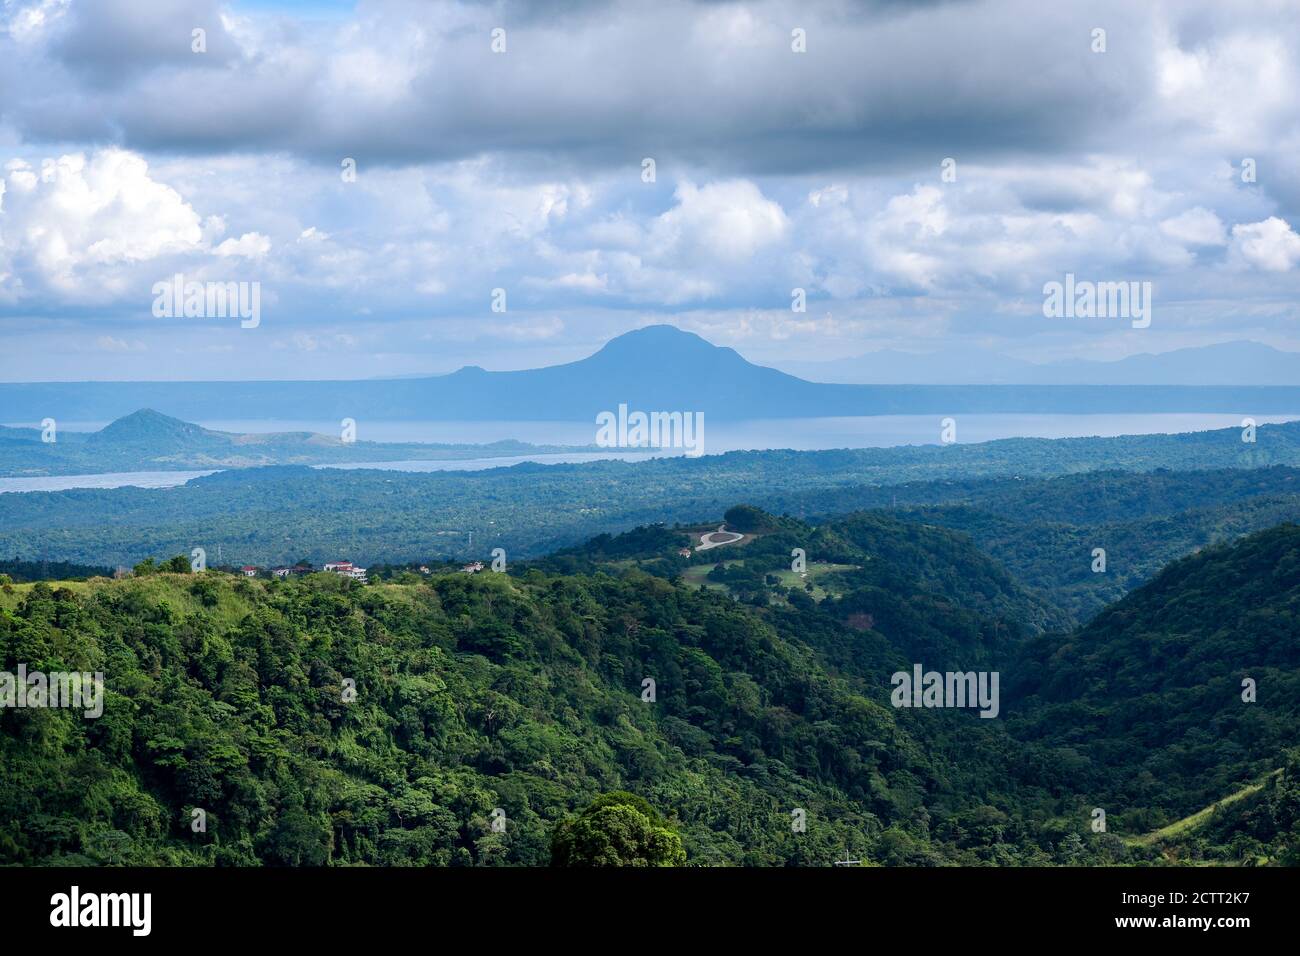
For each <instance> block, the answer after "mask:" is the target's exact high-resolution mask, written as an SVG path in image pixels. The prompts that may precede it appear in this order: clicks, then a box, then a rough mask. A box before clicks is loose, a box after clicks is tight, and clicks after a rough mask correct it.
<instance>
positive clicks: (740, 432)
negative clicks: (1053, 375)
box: [0, 412, 1300, 493]
mask: <svg viewBox="0 0 1300 956" xmlns="http://www.w3.org/2000/svg"><path fill="white" fill-rule="evenodd" d="M1243 417H1244V416H1243V415H1241V414H1210V413H1176V414H1175V413H1162V414H1123V415H1115V414H1106V415H958V416H956V420H957V436H956V437H957V441H958V443H959V444H967V443H971V442H983V441H993V440H995V439H999V438H1084V437H1089V436H1098V437H1113V436H1116V435H1155V434H1175V433H1178V432H1194V431H1207V430H1210V429H1216V428H1237V427H1240V426H1241V420H1242V418H1243ZM1252 417H1254V419H1255V421H1256V422H1258V423H1259V424H1261V425H1265V424H1277V423H1280V422H1286V421H1295V420H1297V419H1300V412H1298V413H1296V414H1294V415H1255V416H1252ZM940 419H941V416H937V415H879V416H869V417H851V418H775V419H754V420H751V421H729V422H708V421H706V422H705V426H706V427H705V435H704V451H705V453H706V454H711V455H716V454H721V453H722V452H727V451H742V450H755V449H770V448H791V449H795V450H796V451H819V450H824V449H830V448H888V447H892V446H895V445H926V444H938V442H939V436H940ZM105 424H107V423H106V422H67V423H64V424H63V425H62V427H63V428H66V429H68V430H69V431H93V430H95V429H97V428H102V427H103V426H104V425H105ZM200 424H202V425H203V426H204V427H205V428H213V429H217V430H219V431H230V432H255V433H265V432H281V431H311V432H321V433H323V434H336V433H337V432H338V423H337V422H330V421H321V420H310V419H260V420H251V421H250V420H234V421H228V420H214V421H205V422H201V423H200ZM595 437H596V426H595V424H594V422H593V423H591V424H588V423H585V422H572V421H569V422H512V421H500V422H444V421H423V422H418V421H417V422H385V421H374V422H370V421H366V420H364V419H361V420H359V421H358V423H357V439H358V440H359V441H379V442H405V441H417V442H446V443H455V444H459V443H473V444H481V443H486V442H493V441H501V440H504V439H511V438H513V439H517V440H519V441H526V442H531V443H533V444H538V445H548V444H549V445H587V444H592V443H593V442H594V441H595ZM666 453H667V454H680V452H677V451H672V450H668V451H667V452H666ZM647 457H653V456H652V455H651V454H647V453H645V452H635V451H627V450H620V449H610V450H609V451H608V452H573V453H568V454H550V455H531V456H519V455H513V456H508V457H500V458H470V459H462V460H459V461H387V462H359V463H350V464H345V465H330V466H328V467H331V468H378V469H385V470H390V471H424V472H429V471H472V470H476V469H483V468H500V467H507V466H510V465H516V464H519V463H520V462H524V461H535V462H539V463H543V464H559V463H572V462H585V461H596V460H600V459H610V458H620V459H624V460H640V459H645V458H647ZM316 467H326V466H316ZM209 474H212V472H211V471H146V472H119V473H114V474H102V475H60V476H57V477H51V478H0V493H4V492H21V491H62V490H65V489H68V488H118V487H122V486H126V485H130V486H135V487H140V488H167V487H172V486H175V485H180V484H184V483H185V482H187V481H189V480H190V479H192V478H197V477H200V476H202V475H209Z"/></svg>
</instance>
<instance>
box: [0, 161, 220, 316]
mask: <svg viewBox="0 0 1300 956" xmlns="http://www.w3.org/2000/svg"><path fill="white" fill-rule="evenodd" d="M201 239H202V229H201V227H200V221H199V216H198V214H197V213H196V212H195V211H194V209H193V208H192V207H191V206H190V205H189V204H188V203H186V202H185V200H184V199H183V198H182V197H181V196H180V194H179V193H177V192H176V191H175V190H174V189H172V188H170V187H169V186H167V185H165V184H163V183H159V182H156V181H155V180H153V179H152V178H151V177H150V175H149V167H148V164H147V163H146V162H145V161H144V159H142V158H141V157H139V156H136V155H135V154H132V153H128V152H126V151H124V150H119V149H106V150H101V151H99V152H97V153H94V154H93V155H92V156H91V157H90V158H89V159H88V158H87V157H86V155H85V154H84V153H71V154H68V155H64V156H61V157H59V158H58V159H46V160H44V161H43V162H42V163H41V164H40V168H39V170H37V169H34V168H33V167H32V166H31V165H29V164H28V163H26V162H25V161H22V160H16V161H11V162H9V163H8V164H6V166H5V188H4V202H3V206H0V261H5V262H8V263H10V264H11V265H12V266H13V268H14V269H15V270H16V271H21V272H22V273H23V276H24V277H25V278H27V279H28V280H30V281H32V282H33V283H34V285H35V288H36V289H39V288H40V287H42V286H44V285H49V286H51V287H53V288H55V289H57V290H59V291H60V292H62V293H64V294H68V295H72V296H75V297H78V298H80V297H82V293H81V292H80V291H79V290H80V289H81V287H82V285H83V283H85V282H86V281H87V280H88V279H90V278H91V277H92V276H98V279H99V281H101V282H103V283H105V284H106V285H107V286H109V287H110V288H111V287H112V286H113V285H114V284H115V283H113V281H112V277H113V276H114V275H115V274H117V273H115V270H116V269H117V267H120V266H122V265H125V264H131V263H136V262H141V261H144V260H149V259H153V258H156V257H158V256H161V255H163V254H165V253H171V252H177V251H184V250H187V249H194V248H197V247H198V246H199V243H200V241H201Z"/></svg>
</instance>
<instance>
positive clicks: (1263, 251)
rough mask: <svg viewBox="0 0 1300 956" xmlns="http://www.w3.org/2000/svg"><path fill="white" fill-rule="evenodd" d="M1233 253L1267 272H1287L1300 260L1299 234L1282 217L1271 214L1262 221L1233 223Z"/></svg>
mask: <svg viewBox="0 0 1300 956" xmlns="http://www.w3.org/2000/svg"><path fill="white" fill-rule="evenodd" d="M1231 254H1232V255H1233V257H1234V258H1235V259H1236V260H1237V261H1239V262H1241V263H1244V264H1246V265H1250V266H1254V267H1255V268H1256V269H1263V270H1265V271H1268V272H1288V271H1290V270H1291V269H1292V268H1294V267H1295V265H1296V264H1297V263H1300V236H1298V235H1296V232H1295V230H1294V229H1292V228H1291V226H1290V225H1288V224H1287V222H1286V221H1285V220H1283V219H1279V218H1278V217H1277V216H1269V218H1267V219H1265V220H1264V221H1263V222H1252V223H1244V224H1242V225H1237V226H1233V227H1232V249H1231Z"/></svg>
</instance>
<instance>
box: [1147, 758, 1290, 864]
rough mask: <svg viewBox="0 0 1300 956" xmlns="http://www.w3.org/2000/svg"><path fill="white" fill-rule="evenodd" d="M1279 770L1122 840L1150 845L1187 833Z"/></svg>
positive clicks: (1255, 790)
mask: <svg viewBox="0 0 1300 956" xmlns="http://www.w3.org/2000/svg"><path fill="white" fill-rule="evenodd" d="M1281 772H1282V771H1281V770H1274V771H1273V772H1272V773H1270V774H1269V775H1268V776H1267V777H1265V778H1264V779H1263V780H1260V781H1259V782H1258V783H1252V784H1248V785H1247V786H1245V787H1242V788H1241V789H1240V790H1238V791H1236V792H1235V793H1230V794H1228V796H1226V797H1224V798H1223V799H1222V800H1216V801H1215V802H1214V803H1212V804H1210V805H1209V806H1208V807H1204V808H1203V809H1200V810H1197V811H1196V812H1195V813H1193V814H1191V815H1190V816H1186V817H1183V818H1182V819H1181V820H1175V821H1174V822H1173V823H1171V824H1169V825H1168V826H1164V827H1161V828H1160V829H1159V830H1152V831H1151V832H1150V833H1144V834H1142V835H1141V836H1134V837H1125V838H1124V842H1125V843H1129V844H1132V845H1135V846H1150V845H1151V844H1153V843H1158V842H1160V841H1161V840H1168V839H1172V838H1174V837H1178V836H1182V835H1184V834H1187V833H1189V832H1191V831H1192V830H1195V829H1196V828H1197V827H1199V826H1200V825H1201V824H1203V823H1205V822H1206V821H1207V820H1209V819H1210V816H1211V815H1212V814H1213V813H1214V811H1215V810H1218V809H1219V808H1220V807H1226V806H1229V805H1231V804H1233V803H1236V802H1237V801H1238V800H1244V799H1245V798H1246V797H1249V796H1250V795H1251V794H1253V793H1258V792H1259V791H1260V790H1263V789H1264V785H1265V784H1267V783H1268V782H1269V780H1271V779H1272V778H1274V777H1276V776H1277V775H1278V774H1280V773H1281Z"/></svg>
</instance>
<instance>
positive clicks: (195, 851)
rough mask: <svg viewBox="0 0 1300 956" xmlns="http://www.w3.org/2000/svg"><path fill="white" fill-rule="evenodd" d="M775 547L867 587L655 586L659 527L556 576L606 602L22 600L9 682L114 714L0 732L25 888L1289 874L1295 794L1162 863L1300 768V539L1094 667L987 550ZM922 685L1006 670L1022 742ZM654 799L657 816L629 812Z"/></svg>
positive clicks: (14, 720)
mask: <svg viewBox="0 0 1300 956" xmlns="http://www.w3.org/2000/svg"><path fill="white" fill-rule="evenodd" d="M768 517H769V518H770V522H769V523H768V525H767V526H766V527H764V528H763V529H762V531H761V532H760V533H758V536H757V537H754V538H752V539H751V540H749V541H748V542H747V543H744V544H739V545H733V546H731V549H730V550H732V552H733V555H734V559H735V560H738V561H741V562H742V564H740V565H737V566H738V567H743V566H744V565H746V564H748V563H749V562H751V561H752V562H755V563H756V564H757V565H759V566H763V565H766V564H769V563H770V562H773V561H775V560H776V559H777V557H778V555H781V553H782V552H785V554H784V556H782V560H788V549H787V547H786V546H787V544H790V543H791V542H792V541H795V540H798V541H800V542H801V544H800V545H799V546H801V547H804V548H805V549H806V550H807V555H808V559H809V561H810V562H813V563H814V564H816V563H818V562H830V561H831V560H832V559H833V560H835V561H837V562H842V563H839V564H835V565H830V564H826V565H825V566H826V567H832V566H833V567H837V568H839V567H844V568H846V570H841V571H835V572H831V573H828V574H827V575H826V576H825V578H824V580H825V582H826V588H825V589H822V590H821V591H820V592H818V591H817V590H816V589H813V590H811V591H810V590H809V588H808V587H805V586H801V585H800V586H791V587H785V586H784V585H782V584H781V583H780V580H781V579H780V578H779V577H778V576H777V575H775V574H771V572H770V571H764V572H763V573H762V574H761V576H760V577H758V579H757V584H754V583H753V582H752V581H750V582H749V583H741V584H739V585H737V587H736V589H735V591H734V592H733V591H731V589H730V588H729V587H728V588H727V589H726V590H718V589H715V588H711V587H703V586H701V585H697V584H692V583H690V582H689V580H688V579H687V578H686V577H685V575H684V573H683V571H682V570H680V569H674V570H669V571H668V573H667V574H666V575H665V574H664V573H663V571H664V567H665V566H664V565H663V564H656V565H655V568H656V570H657V571H658V572H659V573H658V574H651V573H647V571H646V570H643V569H642V568H641V567H640V566H639V565H641V564H646V565H651V564H653V563H654V562H663V561H671V559H672V557H673V556H674V555H675V554H676V548H677V546H678V544H679V538H678V536H677V535H678V534H679V533H677V532H672V531H667V532H665V531H663V530H654V529H647V530H645V531H642V532H639V533H638V534H637V535H633V536H629V537H628V538H627V539H624V540H620V539H619V538H609V537H606V538H602V539H598V540H597V541H595V542H593V544H592V548H591V552H590V554H588V555H586V556H583V555H582V554H581V553H580V552H581V549H575V550H574V551H572V552H570V553H569V554H568V555H567V556H557V557H556V558H555V559H552V560H554V561H556V562H561V563H565V562H567V563H570V564H575V565H577V564H580V565H582V567H581V568H580V569H572V570H562V569H559V568H556V567H549V566H548V562H541V563H539V564H538V565H537V566H534V567H514V568H512V570H511V573H508V574H492V573H490V572H487V573H482V574H476V575H470V574H459V573H439V574H433V575H431V576H429V577H427V578H421V577H420V576H418V575H411V576H403V577H402V580H401V583H374V584H370V585H360V584H357V583H355V582H350V581H346V580H343V579H340V578H336V577H333V576H330V575H313V576H310V577H307V578H303V579H299V580H291V581H284V582H280V581H262V580H256V581H254V580H244V579H238V578H234V577H231V576H228V575H223V574H219V573H216V572H207V573H204V574H167V573H152V574H148V575H144V576H136V577H131V578H127V579H124V580H121V581H108V580H104V579H96V580H93V581H91V582H86V583H73V584H68V585H55V586H50V585H47V584H43V583H38V584H35V585H9V586H7V587H5V588H3V589H0V609H2V610H0V650H2V652H3V655H4V667H5V669H7V670H10V671H12V670H13V669H14V668H15V667H16V666H17V664H18V663H19V662H26V663H27V665H28V666H29V667H31V668H35V667H37V666H38V665H39V666H40V667H42V668H44V669H45V670H59V669H65V670H90V671H95V670H98V671H102V672H103V673H104V674H105V680H106V684H107V686H108V696H107V701H106V704H105V708H104V714H103V716H102V717H101V718H99V719H85V718H83V717H82V716H81V715H79V714H75V713H71V712H69V711H66V710H30V709H28V710H14V709H5V710H2V711H0V731H2V733H0V860H3V861H5V862H21V863H70V862H97V863H141V864H143V863H166V864H179V863H206V864H250V865H252V864H265V865H291V864H326V863H329V864H348V863H368V864H377V865H493V864H535V865H541V864H546V863H548V862H552V846H553V841H555V840H557V838H558V843H556V844H555V846H556V847H557V848H558V849H557V852H558V853H560V854H562V855H563V859H557V860H555V861H554V862H565V861H569V862H571V861H572V856H573V855H574V854H575V853H579V852H580V850H581V848H582V847H583V846H587V845H589V844H590V843H591V840H590V839H589V838H590V837H591V830H592V829H593V828H597V829H598V828H599V827H600V826H601V825H602V823H601V821H602V820H605V819H606V818H611V819H612V818H618V819H624V818H635V819H637V820H640V821H642V823H643V824H644V826H645V828H646V831H647V833H649V834H650V836H649V837H647V839H651V840H653V841H658V842H659V843H661V844H664V845H665V846H666V847H667V848H666V849H665V850H664V854H663V857H664V860H666V861H669V862H672V861H677V862H681V861H684V862H686V863H689V864H753V865H796V864H797V865H826V864H828V863H829V862H831V861H832V860H834V859H837V858H842V857H843V856H844V854H845V853H849V854H852V855H853V858H861V859H865V860H869V861H872V862H876V863H883V864H940V863H945V862H959V863H982V862H988V863H992V862H997V863H1038V864H1051V863H1056V864H1068V863H1088V862H1094V863H1096V862H1126V863H1137V862H1159V861H1162V860H1169V861H1174V860H1178V859H1194V858H1197V857H1211V858H1215V859H1222V860H1226V861H1230V862H1231V861H1237V860H1239V859H1240V858H1241V857H1242V856H1243V855H1249V856H1250V861H1251V862H1273V861H1277V860H1279V859H1282V858H1283V856H1284V855H1285V854H1286V853H1288V852H1290V849H1289V848H1291V847H1293V846H1294V845H1295V843H1296V841H1297V834H1296V832H1295V831H1294V828H1293V823H1292V822H1291V821H1294V820H1296V819H1300V812H1298V811H1300V808H1298V807H1297V806H1296V804H1295V793H1296V790H1295V787H1294V786H1293V785H1292V784H1291V783H1286V785H1285V786H1283V787H1281V789H1277V788H1274V789H1273V790H1270V791H1269V794H1270V796H1268V800H1269V801H1271V802H1268V803H1266V804H1265V806H1266V808H1267V813H1268V814H1269V816H1268V822H1267V825H1265V824H1264V822H1263V821H1262V818H1261V816H1260V814H1261V813H1263V812H1265V811H1263V810H1258V808H1257V807H1256V812H1254V813H1253V815H1251V816H1250V819H1249V821H1246V820H1244V819H1243V820H1241V823H1240V827H1238V826H1235V825H1234V824H1232V823H1231V822H1225V820H1226V819H1227V818H1226V817H1224V815H1223V814H1220V815H1219V816H1216V817H1215V818H1214V819H1215V825H1216V826H1217V827H1218V829H1217V830H1214V831H1206V832H1212V833H1213V834H1214V835H1213V842H1210V843H1207V840H1208V839H1209V838H1208V837H1206V836H1205V834H1204V833H1201V834H1200V835H1199V836H1198V839H1199V840H1200V842H1199V843H1198V844H1196V845H1195V846H1191V847H1189V845H1187V844H1180V845H1179V847H1178V848H1177V852H1175V851H1174V850H1171V849H1170V847H1169V845H1168V843H1167V842H1163V843H1162V842H1160V841H1149V842H1143V841H1142V840H1140V839H1139V837H1141V836H1142V835H1144V834H1146V833H1147V832H1148V831H1150V830H1154V829H1155V828H1157V827H1161V826H1164V825H1165V824H1167V823H1171V822H1173V821H1175V820H1177V819H1178V818H1179V817H1181V816H1184V815H1186V814H1188V813H1192V812H1194V811H1196V810H1199V809H1201V808H1202V807H1203V806H1206V805H1208V804H1210V803H1213V802H1214V801H1215V800H1217V799H1219V798H1221V797H1224V796H1226V795H1227V794H1228V793H1230V792H1232V791H1234V790H1237V789H1240V787H1241V786H1243V785H1245V784H1247V783H1250V782H1252V781H1253V780H1255V779H1257V778H1260V777H1263V776H1264V775H1265V774H1267V773H1269V772H1271V771H1274V770H1277V769H1280V768H1283V767H1284V766H1285V764H1286V753H1287V749H1288V748H1292V747H1295V746H1296V745H1297V744H1300V739H1298V738H1300V730H1298V729H1297V728H1300V722H1298V721H1297V720H1296V717H1297V714H1296V703H1295V702H1296V701H1297V700H1300V696H1298V695H1297V691H1300V657H1298V656H1297V650H1296V648H1297V644H1296V635H1297V633H1300V628H1298V627H1297V621H1296V620H1295V614H1296V607H1297V605H1298V601H1297V599H1298V597H1300V594H1298V593H1297V592H1298V590H1300V577H1298V576H1300V529H1297V528H1295V527H1294V526H1284V527H1279V528H1277V529H1274V530H1271V531H1269V532H1266V533H1263V534H1259V535H1255V536H1252V537H1250V538H1247V539H1245V540H1243V541H1242V542H1240V543H1239V544H1237V545H1235V546H1232V547H1227V548H1222V549H1217V550H1210V551H1206V552H1203V553H1201V554H1199V555H1197V556H1195V557H1192V558H1189V559H1186V560H1184V561H1181V562H1178V563H1176V564H1174V565H1173V566H1172V567H1170V568H1169V569H1167V570H1166V571H1165V572H1163V573H1162V574H1160V575H1159V576H1158V577H1157V578H1156V579H1155V580H1154V581H1152V582H1151V583H1150V584H1148V585H1146V586H1144V587H1142V588H1140V589H1138V590H1137V591H1136V592H1134V593H1133V594H1132V595H1130V596H1129V597H1127V598H1126V599H1124V600H1123V601H1121V602H1119V603H1118V604H1116V605H1115V606H1113V607H1112V608H1110V609H1108V610H1107V611H1106V612H1104V613H1103V614H1101V615H1099V616H1098V617H1097V618H1096V620H1095V621H1093V622H1092V624H1091V625H1089V626H1088V627H1087V628H1084V629H1082V630H1079V631H1077V632H1074V633H1072V634H1068V635H1065V634H1062V633H1060V632H1057V631H1053V630H1051V629H1050V624H1051V619H1052V617H1051V616H1052V614H1053V611H1052V609H1051V607H1050V605H1048V604H1045V603H1043V601H1042V599H1041V598H1038V597H1035V596H1034V595H1033V594H1031V593H1029V592H1026V591H1023V590H1022V589H1021V588H1020V587H1019V586H1018V585H1017V584H1016V583H1015V582H1014V580H1013V579H1012V578H1011V577H1010V576H1009V575H1008V574H1007V573H1006V571H1005V570H1004V569H1002V568H1001V567H999V566H998V565H997V564H996V563H995V562H993V561H992V560H991V559H989V558H988V557H987V556H985V555H983V554H981V553H980V552H979V550H978V549H976V548H975V547H974V546H973V544H972V543H971V542H969V541H968V540H966V539H964V538H963V537H961V536H953V535H952V534H951V533H950V532H947V531H943V530H941V529H925V528H921V527H918V526H916V525H909V524H907V523H904V522H895V521H893V520H891V519H888V518H884V517H882V516H879V515H875V516H873V515H860V516H853V517H850V518H847V519H844V520H843V521H841V522H839V523H837V524H835V525H834V526H827V527H819V528H818V529H816V531H815V532H813V533H812V534H811V536H810V535H809V533H808V529H807V528H806V527H805V526H802V525H801V524H800V523H798V522H792V521H790V520H789V519H779V518H771V516H768ZM720 550H721V551H726V550H728V549H725V548H724V549H720ZM719 557H721V555H719ZM694 560H695V559H694V558H692V559H691V562H693V561H694ZM691 562H685V563H686V564H687V565H688V566H689V565H690V564H691ZM773 570H776V569H775V566H773ZM769 574H771V577H772V578H773V579H774V580H775V581H776V583H773V582H772V581H770V580H769ZM746 580H747V581H748V580H749V579H746ZM809 583H811V582H809ZM724 587H726V586H725V585H724ZM814 594H819V595H820V596H818V597H814V596H812V595H814ZM1033 614H1041V615H1043V619H1042V621H1041V623H1042V624H1043V625H1046V626H1043V627H1035V626H1029V625H1027V624H1026V623H1024V622H1025V619H1026V618H1027V617H1032V615H1033ZM914 663H921V664H923V665H924V666H925V667H927V668H935V669H938V670H941V671H942V670H958V669H961V670H966V669H996V670H999V671H1000V672H1001V674H1002V691H1001V697H1002V701H1001V708H1002V709H1001V714H1000V716H999V717H998V718H997V719H992V720H986V719H981V718H979V717H978V716H977V715H976V713H975V712H973V711H969V710H954V709H939V710H898V709H895V708H894V707H893V706H891V703H890V680H889V677H890V674H891V673H892V672H893V671H895V670H900V669H907V668H909V667H910V666H911V665H912V664H914ZM1245 675H1249V676H1251V677H1253V678H1254V679H1255V680H1256V681H1257V683H1258V691H1259V697H1258V700H1257V702H1254V703H1244V702H1243V701H1242V699H1241V678H1242V677H1243V676H1245ZM647 681H653V683H647ZM350 689H351V690H355V697H354V698H353V697H351V696H350V693H349V691H350ZM1286 780H1287V781H1290V780H1291V778H1290V777H1287V778H1286ZM623 790H626V791H630V792H631V793H632V794H635V795H636V796H637V797H641V798H644V800H645V801H647V803H646V805H645V808H644V812H643V810H641V809H638V808H637V807H631V809H629V806H630V805H628V804H626V803H617V801H618V800H621V799H622V798H611V799H614V800H615V803H617V806H611V805H610V804H609V803H608V802H606V803H605V804H602V803H600V802H599V801H598V800H597V798H598V797H600V795H601V794H610V793H613V792H615V791H623ZM628 799H629V800H630V799H633V798H628ZM593 801H596V802H595V803H594V804H593ZM1252 806H1254V804H1252ZM1096 807H1103V808H1105V809H1106V811H1107V814H1108V819H1109V827H1108V830H1107V832H1093V829H1092V827H1091V826H1090V824H1091V820H1092V817H1091V813H1092V811H1093V809H1094V808H1096ZM584 808H586V811H585V812H584ZM196 809H199V810H202V811H203V812H204V814H206V831H205V832H194V829H193V828H192V822H193V820H194V819H195V815H194V811H195V810H196ZM795 811H802V812H803V813H802V817H798V816H796V815H795ZM580 814H581V815H580ZM620 815H622V816H620ZM1288 815H1289V816H1288ZM797 819H802V820H803V821H804V822H805V824H806V826H805V828H804V829H803V830H800V829H799V828H798V827H797V826H795V825H794V823H795V821H796V820H797ZM1234 819H1235V818H1234ZM565 821H568V822H565ZM1247 823H1249V833H1247V832H1246V830H1244V829H1242V828H1243V827H1246V826H1247ZM1225 828H1226V829H1225ZM676 840H680V844H681V848H682V853H683V856H682V858H681V860H677V858H676V857H675V856H674V855H673V851H672V849H671V848H672V846H673V845H675V841H676ZM596 842H599V841H596Z"/></svg>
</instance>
